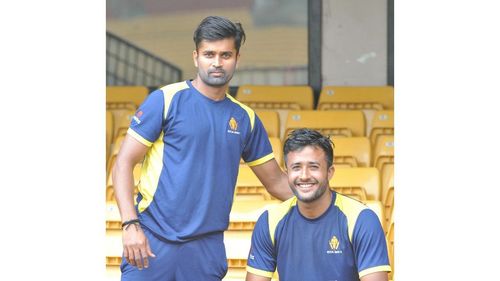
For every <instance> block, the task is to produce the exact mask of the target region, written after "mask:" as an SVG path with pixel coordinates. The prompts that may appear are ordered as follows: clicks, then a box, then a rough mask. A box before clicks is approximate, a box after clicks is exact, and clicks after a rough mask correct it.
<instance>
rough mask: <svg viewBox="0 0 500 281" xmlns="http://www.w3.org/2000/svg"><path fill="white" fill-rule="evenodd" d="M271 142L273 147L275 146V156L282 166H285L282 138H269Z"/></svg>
mask: <svg viewBox="0 0 500 281" xmlns="http://www.w3.org/2000/svg"><path fill="white" fill-rule="evenodd" d="M269 142H271V147H272V148H273V154H274V158H275V159H276V162H278V165H279V166H280V167H284V163H283V161H284V160H283V146H282V144H281V140H280V139H279V138H274V137H272V138H269Z"/></svg>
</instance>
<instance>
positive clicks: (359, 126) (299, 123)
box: [284, 110, 365, 138]
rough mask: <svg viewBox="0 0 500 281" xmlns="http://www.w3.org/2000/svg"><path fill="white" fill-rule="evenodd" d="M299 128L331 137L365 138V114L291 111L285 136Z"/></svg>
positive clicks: (358, 112) (351, 111)
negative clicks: (316, 131) (312, 130)
mask: <svg viewBox="0 0 500 281" xmlns="http://www.w3.org/2000/svg"><path fill="white" fill-rule="evenodd" d="M298 128H310V129H316V130H318V131H320V132H322V133H323V134H326V135H330V136H337V137H339V136H344V137H363V136H365V119H364V117H363V112H361V111H356V110H350V111H316V110H302V111H290V112H289V113H288V117H287V120H286V125H285V135H284V137H285V138H286V136H288V134H289V133H290V132H291V131H292V130H294V129H298Z"/></svg>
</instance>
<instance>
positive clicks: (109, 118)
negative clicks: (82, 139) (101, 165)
mask: <svg viewBox="0 0 500 281" xmlns="http://www.w3.org/2000/svg"><path fill="white" fill-rule="evenodd" d="M113 132H114V119H113V113H112V112H111V111H109V110H106V161H108V157H109V152H110V151H111V142H112V141H113Z"/></svg>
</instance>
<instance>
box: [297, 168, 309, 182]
mask: <svg viewBox="0 0 500 281" xmlns="http://www.w3.org/2000/svg"><path fill="white" fill-rule="evenodd" d="M299 177H300V179H301V180H306V179H309V171H308V170H307V169H302V171H301V172H300V175H299Z"/></svg>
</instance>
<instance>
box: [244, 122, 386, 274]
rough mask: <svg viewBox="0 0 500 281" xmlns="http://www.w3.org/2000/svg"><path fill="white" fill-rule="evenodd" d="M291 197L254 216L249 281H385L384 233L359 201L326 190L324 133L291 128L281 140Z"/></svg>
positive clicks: (328, 151)
mask: <svg viewBox="0 0 500 281" xmlns="http://www.w3.org/2000/svg"><path fill="white" fill-rule="evenodd" d="M284 155H285V162H286V169H287V174H288V183H289V185H290V188H291V189H292V191H293V193H294V194H295V196H294V197H292V198H290V199H289V200H287V201H285V202H283V203H282V204H280V205H277V206H273V207H272V208H270V209H269V210H267V211H265V212H264V213H263V214H262V215H261V216H260V217H259V219H258V221H257V223H256V225H255V228H254V231H253V234H252V246H251V248H250V253H249V256H248V262H247V277H246V280H247V281H264V280H271V278H272V276H273V273H274V271H275V270H276V268H277V269H278V274H279V277H280V280H286V281H293V280H297V281H303V280H339V281H340V280H342V281H351V280H362V281H382V280H387V278H388V276H387V272H388V271H391V268H390V266H389V261H388V256H387V247H386V241H385V236H384V231H383V229H382V226H381V225H380V222H379V220H378V218H377V215H376V214H375V213H374V212H373V211H372V210H370V209H368V208H367V207H366V206H365V205H364V204H363V203H361V202H359V201H356V200H354V199H351V198H349V197H346V196H344V195H341V194H339V193H336V192H334V191H332V190H330V188H329V185H328V182H329V180H330V179H331V178H332V176H333V173H334V171H335V169H334V167H333V164H332V163H333V148H332V144H331V141H330V139H329V138H328V137H325V136H323V135H321V134H320V133H319V132H317V131H314V130H310V129H298V130H295V131H293V132H292V133H291V134H290V135H289V137H288V139H287V140H286V141H285V144H284Z"/></svg>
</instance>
